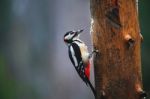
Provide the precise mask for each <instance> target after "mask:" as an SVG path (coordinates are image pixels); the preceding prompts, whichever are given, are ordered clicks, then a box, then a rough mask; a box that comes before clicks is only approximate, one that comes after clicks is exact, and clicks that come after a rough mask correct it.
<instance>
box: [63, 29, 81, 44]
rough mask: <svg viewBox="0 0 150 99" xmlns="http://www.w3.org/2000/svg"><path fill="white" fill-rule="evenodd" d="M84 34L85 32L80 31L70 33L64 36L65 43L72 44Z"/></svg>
mask: <svg viewBox="0 0 150 99" xmlns="http://www.w3.org/2000/svg"><path fill="white" fill-rule="evenodd" d="M81 32H83V30H78V31H68V32H66V34H65V35H64V42H65V43H68V44H69V43H72V42H73V41H74V40H76V39H78V38H79V34H80V33H81Z"/></svg>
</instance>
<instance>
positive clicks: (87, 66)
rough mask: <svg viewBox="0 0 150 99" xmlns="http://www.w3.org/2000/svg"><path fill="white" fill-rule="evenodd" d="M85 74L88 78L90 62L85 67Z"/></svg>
mask: <svg viewBox="0 0 150 99" xmlns="http://www.w3.org/2000/svg"><path fill="white" fill-rule="evenodd" d="M85 75H86V76H87V77H88V79H90V62H88V64H87V65H86V67H85Z"/></svg>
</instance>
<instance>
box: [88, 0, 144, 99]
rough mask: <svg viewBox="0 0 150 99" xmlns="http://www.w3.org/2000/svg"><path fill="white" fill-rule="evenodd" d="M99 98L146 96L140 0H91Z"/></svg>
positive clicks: (96, 84)
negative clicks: (139, 12)
mask: <svg viewBox="0 0 150 99" xmlns="http://www.w3.org/2000/svg"><path fill="white" fill-rule="evenodd" d="M91 32H92V34H93V46H94V49H97V50H99V53H98V54H97V55H96V56H95V58H94V68H95V87H96V91H97V97H96V99H142V98H144V97H145V96H146V94H145V92H144V91H143V89H142V77H141V55H140V45H141V41H142V35H141V34H140V29H139V22H138V14H137V7H136V0H91Z"/></svg>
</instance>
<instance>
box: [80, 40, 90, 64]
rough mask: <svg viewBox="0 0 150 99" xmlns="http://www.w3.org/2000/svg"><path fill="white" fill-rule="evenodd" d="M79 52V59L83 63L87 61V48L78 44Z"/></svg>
mask: <svg viewBox="0 0 150 99" xmlns="http://www.w3.org/2000/svg"><path fill="white" fill-rule="evenodd" d="M78 44H79V47H80V50H81V57H82V60H83V62H84V63H87V62H88V61H89V52H88V49H87V46H86V45H85V44H84V43H78Z"/></svg>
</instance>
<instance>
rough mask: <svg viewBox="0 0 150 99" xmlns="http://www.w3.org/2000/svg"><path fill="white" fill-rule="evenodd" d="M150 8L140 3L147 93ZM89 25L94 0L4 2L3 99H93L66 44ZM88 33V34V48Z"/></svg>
mask: <svg viewBox="0 0 150 99" xmlns="http://www.w3.org/2000/svg"><path fill="white" fill-rule="evenodd" d="M149 4H150V1H149V0H140V1H139V19H140V27H141V34H142V35H143V37H144V42H143V43H142V73H143V85H144V89H145V90H146V91H147V92H148V93H149V92H150V72H149V71H150V58H149V56H150V52H149V50H150V38H149V37H150V29H149V26H150V5H149ZM87 24H88V25H87ZM89 24H90V4H89V0H61V1H60V0H0V99H60V98H62V99H77V98H79V99H92V98H93V96H92V94H91V92H90V91H88V90H89V89H86V88H87V87H86V86H85V85H84V84H83V83H82V81H81V82H80V80H79V79H78V78H76V77H77V76H78V75H76V72H74V71H72V69H73V68H72V67H71V66H70V65H72V64H71V63H70V61H69V59H68V56H66V55H67V51H66V50H67V48H66V46H65V44H63V39H62V37H63V35H64V33H65V32H66V31H68V30H73V29H75V30H76V29H81V28H83V27H88V26H89ZM89 29H90V28H89V27H88V28H87V30H85V31H86V32H87V33H88V34H83V39H84V40H85V41H86V42H87V43H90V40H89V39H90V38H89V37H90V33H89ZM66 71H67V72H66ZM79 90H80V91H79ZM148 99H150V98H148Z"/></svg>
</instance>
